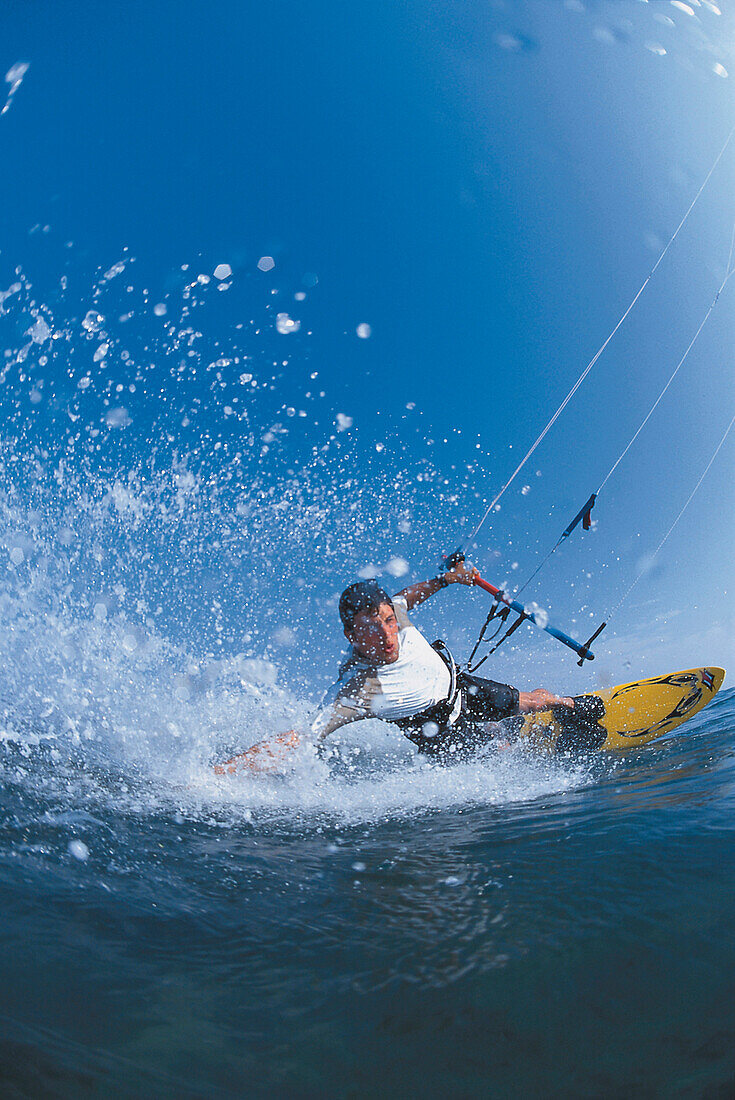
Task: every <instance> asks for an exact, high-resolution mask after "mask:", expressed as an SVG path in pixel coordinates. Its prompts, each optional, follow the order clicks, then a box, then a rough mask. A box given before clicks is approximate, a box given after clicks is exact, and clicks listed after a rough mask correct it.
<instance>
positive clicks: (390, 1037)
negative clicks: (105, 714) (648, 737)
mask: <svg viewBox="0 0 735 1100" xmlns="http://www.w3.org/2000/svg"><path fill="white" fill-rule="evenodd" d="M161 762H162V761H159V765H160V764H161ZM1 768H2V771H1V776H2V788H1V789H2V796H1V797H2V821H3V825H2V847H1V848H0V889H1V890H2V897H3V941H4V947H3V959H4V964H3V1004H2V1014H1V1017H0V1018H1V1019H2V1042H1V1044H0V1064H1V1065H2V1079H1V1081H0V1091H2V1094H3V1096H8V1097H16V1096H18V1097H20V1096H23V1097H25V1096H33V1097H37V1096H38V1097H41V1096H59V1097H70V1098H71V1097H73V1098H77V1097H83V1096H90V1097H91V1096H109V1095H115V1096H131V1097H132V1096H161V1097H163V1096H166V1097H169V1096H170V1097H190V1096H191V1097H210V1096H212V1097H214V1096H222V1097H238V1096H264V1097H265V1096H283V1097H317V1096H329V1095H336V1096H355V1097H358V1096H371V1095H375V1093H376V1092H379V1093H380V1094H382V1095H385V1096H395V1097H401V1096H407V1095H412V1094H414V1093H415V1092H417V1091H420V1092H421V1094H423V1095H426V1096H436V1097H439V1096H447V1095H450V1096H488V1095H492V1096H520V1095H522V1096H559V1097H562V1096H564V1097H568V1096H580V1097H581V1096H592V1095H595V1096H621V1097H622V1096H630V1095H636V1096H681V1097H701V1096H707V1097H727V1096H731V1095H732V1092H733V1087H734V1086H735V1041H734V1040H735V1000H734V999H733V996H732V990H733V975H734V974H735V910H734V909H733V904H732V901H733V888H734V886H735V868H734V867H733V856H732V853H733V831H734V830H735V694H734V693H733V691H732V689H730V690H727V689H725V690H723V691H722V692H721V693H720V695H719V696H718V697H717V698H716V699H715V700H714V701H713V702H712V703H711V704H710V706H709V707H708V708H707V709H706V710H705V711H703V712H702V713H701V714H699V715H698V716H697V717H695V718H694V719H693V720H692V721H691V722H690V723H687V724H685V725H684V726H683V727H681V729H680V731H679V732H678V734H675V735H672V736H671V737H670V738H669V739H665V740H664V741H662V742H660V743H654V744H652V745H650V746H648V747H643V748H641V749H639V750H637V751H631V752H629V753H628V754H625V755H615V756H605V757H603V756H601V755H597V756H596V757H595V758H593V759H588V760H585V759H571V758H570V759H564V758H561V757H560V758H553V759H540V758H538V757H534V756H532V755H530V754H527V753H525V752H523V751H520V750H506V751H497V752H495V753H492V754H490V755H488V756H487V757H486V758H484V759H483V760H481V761H478V762H477V763H474V764H466V765H460V766H457V767H453V768H442V767H436V766H433V765H431V764H429V763H426V762H420V761H419V760H418V759H417V758H416V757H415V756H414V755H413V753H412V749H411V747H410V746H407V747H406V748H405V749H404V748H403V746H402V745H397V743H396V740H395V738H391V736H390V735H389V734H388V733H387V732H386V731H385V730H381V729H380V728H379V727H376V729H375V730H374V732H373V735H372V737H367V738H364V737H363V738H361V739H358V738H356V737H353V738H352V739H347V738H346V739H345V743H344V744H343V745H342V746H341V750H340V754H339V757H338V759H337V760H336V761H335V762H334V763H333V765H332V768H331V770H328V769H327V768H326V766H325V765H322V764H320V763H317V762H315V761H309V760H308V759H307V760H303V761H300V762H299V763H298V764H297V765H295V766H294V768H293V769H292V771H291V772H290V773H289V774H288V775H285V776H282V777H280V778H272V779H264V778H261V779H258V780H243V779H237V780H233V779H222V780H219V779H218V780H215V779H214V778H213V776H212V774H211V772H210V770H209V769H208V768H207V767H205V766H200V767H194V766H191V765H189V766H187V767H181V765H180V764H179V765H176V764H175V763H174V762H172V767H171V771H172V772H173V773H174V774H173V775H172V776H167V775H166V774H165V770H164V769H161V774H159V775H158V776H156V775H154V774H151V773H150V772H149V773H148V774H144V773H142V772H141V773H140V774H137V773H136V771H135V770H130V769H126V770H121V769H119V768H114V767H111V766H110V765H109V763H108V764H104V763H102V762H99V761H98V762H96V763H95V762H94V761H93V760H91V759H90V758H89V756H88V754H87V753H86V751H85V749H84V748H83V746H82V745H80V744H79V743H78V742H75V741H74V740H67V741H66V742H63V743H60V742H59V741H58V740H57V741H56V742H48V743H46V742H44V741H43V740H39V739H38V738H37V737H36V736H34V735H33V733H32V732H30V731H29V732H28V733H27V736H25V737H23V738H18V739H17V740H14V741H12V742H11V741H6V742H5V743H4V745H3V749H2V758H1ZM184 780H186V781H184Z"/></svg>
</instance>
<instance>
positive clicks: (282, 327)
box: [276, 313, 301, 336]
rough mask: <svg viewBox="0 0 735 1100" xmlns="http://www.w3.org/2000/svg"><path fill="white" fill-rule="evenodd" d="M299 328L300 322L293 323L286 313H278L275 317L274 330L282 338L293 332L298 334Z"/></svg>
mask: <svg viewBox="0 0 735 1100" xmlns="http://www.w3.org/2000/svg"><path fill="white" fill-rule="evenodd" d="M300 328H301V321H294V319H293V317H289V315H288V314H287V313H279V314H278V315H277V316H276V329H277V330H278V332H280V333H281V335H282V336H289V335H290V334H291V333H293V332H298V331H299V329H300Z"/></svg>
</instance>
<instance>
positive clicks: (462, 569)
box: [444, 561, 480, 585]
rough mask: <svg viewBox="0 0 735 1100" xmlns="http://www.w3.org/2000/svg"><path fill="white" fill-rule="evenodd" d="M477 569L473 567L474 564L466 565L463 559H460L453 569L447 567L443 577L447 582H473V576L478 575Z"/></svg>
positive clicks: (470, 583)
mask: <svg viewBox="0 0 735 1100" xmlns="http://www.w3.org/2000/svg"><path fill="white" fill-rule="evenodd" d="M479 575H480V573H479V570H477V569H475V567H474V565H468V564H467V562H465V561H460V562H459V563H458V564H457V565H455V567H454V569H448V570H447V572H446V573H445V574H444V579H445V581H446V582H447V584H469V585H472V584H474V583H475V577H479Z"/></svg>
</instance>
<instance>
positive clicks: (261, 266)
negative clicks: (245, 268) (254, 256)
mask: <svg viewBox="0 0 735 1100" xmlns="http://www.w3.org/2000/svg"><path fill="white" fill-rule="evenodd" d="M275 266H276V261H275V260H274V259H273V257H272V256H261V257H260V259H259V260H258V270H259V271H272V270H273V268H274V267H275Z"/></svg>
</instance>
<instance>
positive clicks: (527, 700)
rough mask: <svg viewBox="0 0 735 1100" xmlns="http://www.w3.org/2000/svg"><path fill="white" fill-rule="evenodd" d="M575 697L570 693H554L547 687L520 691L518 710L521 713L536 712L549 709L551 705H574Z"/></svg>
mask: <svg viewBox="0 0 735 1100" xmlns="http://www.w3.org/2000/svg"><path fill="white" fill-rule="evenodd" d="M573 706H574V699H570V697H569V696H568V695H566V696H559V695H554V693H553V691H547V690H546V688H534V690H533V691H519V692H518V710H519V713H520V714H535V713H536V711H539V710H549V708H550V707H573Z"/></svg>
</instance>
